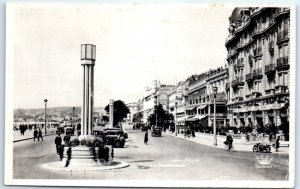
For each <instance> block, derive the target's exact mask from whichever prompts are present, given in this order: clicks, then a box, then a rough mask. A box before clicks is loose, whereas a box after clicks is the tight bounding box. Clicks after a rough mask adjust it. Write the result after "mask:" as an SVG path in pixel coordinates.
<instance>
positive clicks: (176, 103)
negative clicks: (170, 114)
mask: <svg viewBox="0 0 300 189" xmlns="http://www.w3.org/2000/svg"><path fill="white" fill-rule="evenodd" d="M177 105H178V102H175V136H177Z"/></svg>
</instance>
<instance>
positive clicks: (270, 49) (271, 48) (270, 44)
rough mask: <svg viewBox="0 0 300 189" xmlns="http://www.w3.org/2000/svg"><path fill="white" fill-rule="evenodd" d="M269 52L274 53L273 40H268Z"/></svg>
mask: <svg viewBox="0 0 300 189" xmlns="http://www.w3.org/2000/svg"><path fill="white" fill-rule="evenodd" d="M269 52H270V53H274V41H270V42H269Z"/></svg>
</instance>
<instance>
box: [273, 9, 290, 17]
mask: <svg viewBox="0 0 300 189" xmlns="http://www.w3.org/2000/svg"><path fill="white" fill-rule="evenodd" d="M289 12H290V8H277V9H276V12H275V15H276V16H275V19H278V17H280V16H281V15H284V14H286V13H289Z"/></svg>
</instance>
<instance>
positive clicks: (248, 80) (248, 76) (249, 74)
mask: <svg viewBox="0 0 300 189" xmlns="http://www.w3.org/2000/svg"><path fill="white" fill-rule="evenodd" d="M252 81H253V75H252V73H248V74H247V75H246V82H248V83H249V82H252Z"/></svg>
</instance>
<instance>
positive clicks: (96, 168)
mask: <svg viewBox="0 0 300 189" xmlns="http://www.w3.org/2000/svg"><path fill="white" fill-rule="evenodd" d="M118 163H119V164H117V165H109V166H101V165H99V166H90V167H89V165H86V166H79V167H77V168H70V167H67V168H66V167H64V166H62V167H55V166H53V165H57V164H58V165H64V164H65V163H63V162H61V161H56V162H50V163H46V164H44V165H42V167H43V168H46V169H50V170H56V171H70V172H72V171H105V170H113V169H122V168H126V167H129V164H128V163H126V162H118Z"/></svg>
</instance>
